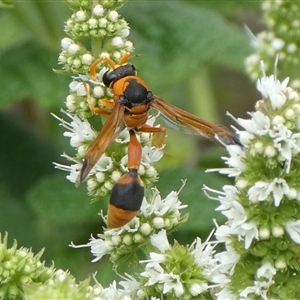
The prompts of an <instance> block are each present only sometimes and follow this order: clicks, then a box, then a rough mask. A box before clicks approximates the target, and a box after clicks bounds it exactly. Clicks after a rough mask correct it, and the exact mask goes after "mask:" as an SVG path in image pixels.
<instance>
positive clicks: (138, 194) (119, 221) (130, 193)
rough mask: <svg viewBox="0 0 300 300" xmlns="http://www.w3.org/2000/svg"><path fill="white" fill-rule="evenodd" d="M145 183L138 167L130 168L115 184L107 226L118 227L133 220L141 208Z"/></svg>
mask: <svg viewBox="0 0 300 300" xmlns="http://www.w3.org/2000/svg"><path fill="white" fill-rule="evenodd" d="M143 197H144V185H143V182H142V180H141V179H140V177H139V176H138V173H137V170H136V169H130V170H129V172H128V173H126V174H125V175H123V176H122V177H121V178H120V179H119V180H118V181H117V183H116V184H115V185H114V187H113V189H112V191H111V195H110V201H109V208H108V217H107V226H108V227H110V228H118V227H121V226H123V225H125V224H127V223H128V222H129V221H130V220H132V219H133V218H134V217H135V216H136V214H137V213H138V211H139V209H140V208H141V205H142V201H143Z"/></svg>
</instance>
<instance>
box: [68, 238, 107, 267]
mask: <svg viewBox="0 0 300 300" xmlns="http://www.w3.org/2000/svg"><path fill="white" fill-rule="evenodd" d="M70 247H73V248H84V247H90V248H91V252H92V254H93V255H94V256H95V258H94V259H93V260H92V262H96V261H98V260H100V259H101V258H102V257H103V256H104V255H106V254H109V253H110V252H111V247H110V246H109V244H108V243H107V242H106V241H105V240H103V239H101V238H99V239H96V238H94V237H93V236H92V237H91V239H90V241H89V242H88V243H87V244H84V245H74V244H73V243H71V244H70Z"/></svg>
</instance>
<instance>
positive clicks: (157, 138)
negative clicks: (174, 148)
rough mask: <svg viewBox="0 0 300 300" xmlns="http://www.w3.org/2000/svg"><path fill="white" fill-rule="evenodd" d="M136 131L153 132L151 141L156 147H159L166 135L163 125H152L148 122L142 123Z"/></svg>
mask: <svg viewBox="0 0 300 300" xmlns="http://www.w3.org/2000/svg"><path fill="white" fill-rule="evenodd" d="M137 131H139V132H146V133H153V137H152V143H153V144H154V145H155V146H156V147H161V146H162V145H163V143H164V141H165V137H166V135H167V131H166V129H165V128H163V127H152V126H150V125H148V124H144V125H143V126H141V127H140V128H139V129H138V130H137Z"/></svg>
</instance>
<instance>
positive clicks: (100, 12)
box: [93, 4, 104, 17]
mask: <svg viewBox="0 0 300 300" xmlns="http://www.w3.org/2000/svg"><path fill="white" fill-rule="evenodd" d="M93 14H94V15H95V16H97V17H102V16H103V14H104V8H103V6H102V5H100V4H97V5H95V6H94V8H93Z"/></svg>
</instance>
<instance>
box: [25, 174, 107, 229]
mask: <svg viewBox="0 0 300 300" xmlns="http://www.w3.org/2000/svg"><path fill="white" fill-rule="evenodd" d="M64 175H65V174H60V173H58V174H55V175H53V176H49V177H45V178H43V179H41V180H40V182H39V183H37V184H36V185H35V186H34V187H33V188H32V189H31V190H30V191H29V193H28V195H27V201H28V203H29V205H30V206H31V207H32V209H33V210H34V211H35V212H36V213H37V214H38V215H39V216H43V217H44V218H47V219H50V220H53V221H56V222H60V223H79V222H84V221H89V222H93V221H95V220H99V216H98V213H99V211H100V210H101V209H105V207H106V206H107V201H105V200H106V199H103V201H98V202H95V203H92V204H91V199H90V198H89V197H88V196H87V192H86V189H85V187H84V186H81V187H80V188H78V189H77V188H75V186H74V185H73V184H71V183H70V182H68V181H67V179H66V178H65V176H64Z"/></svg>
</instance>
